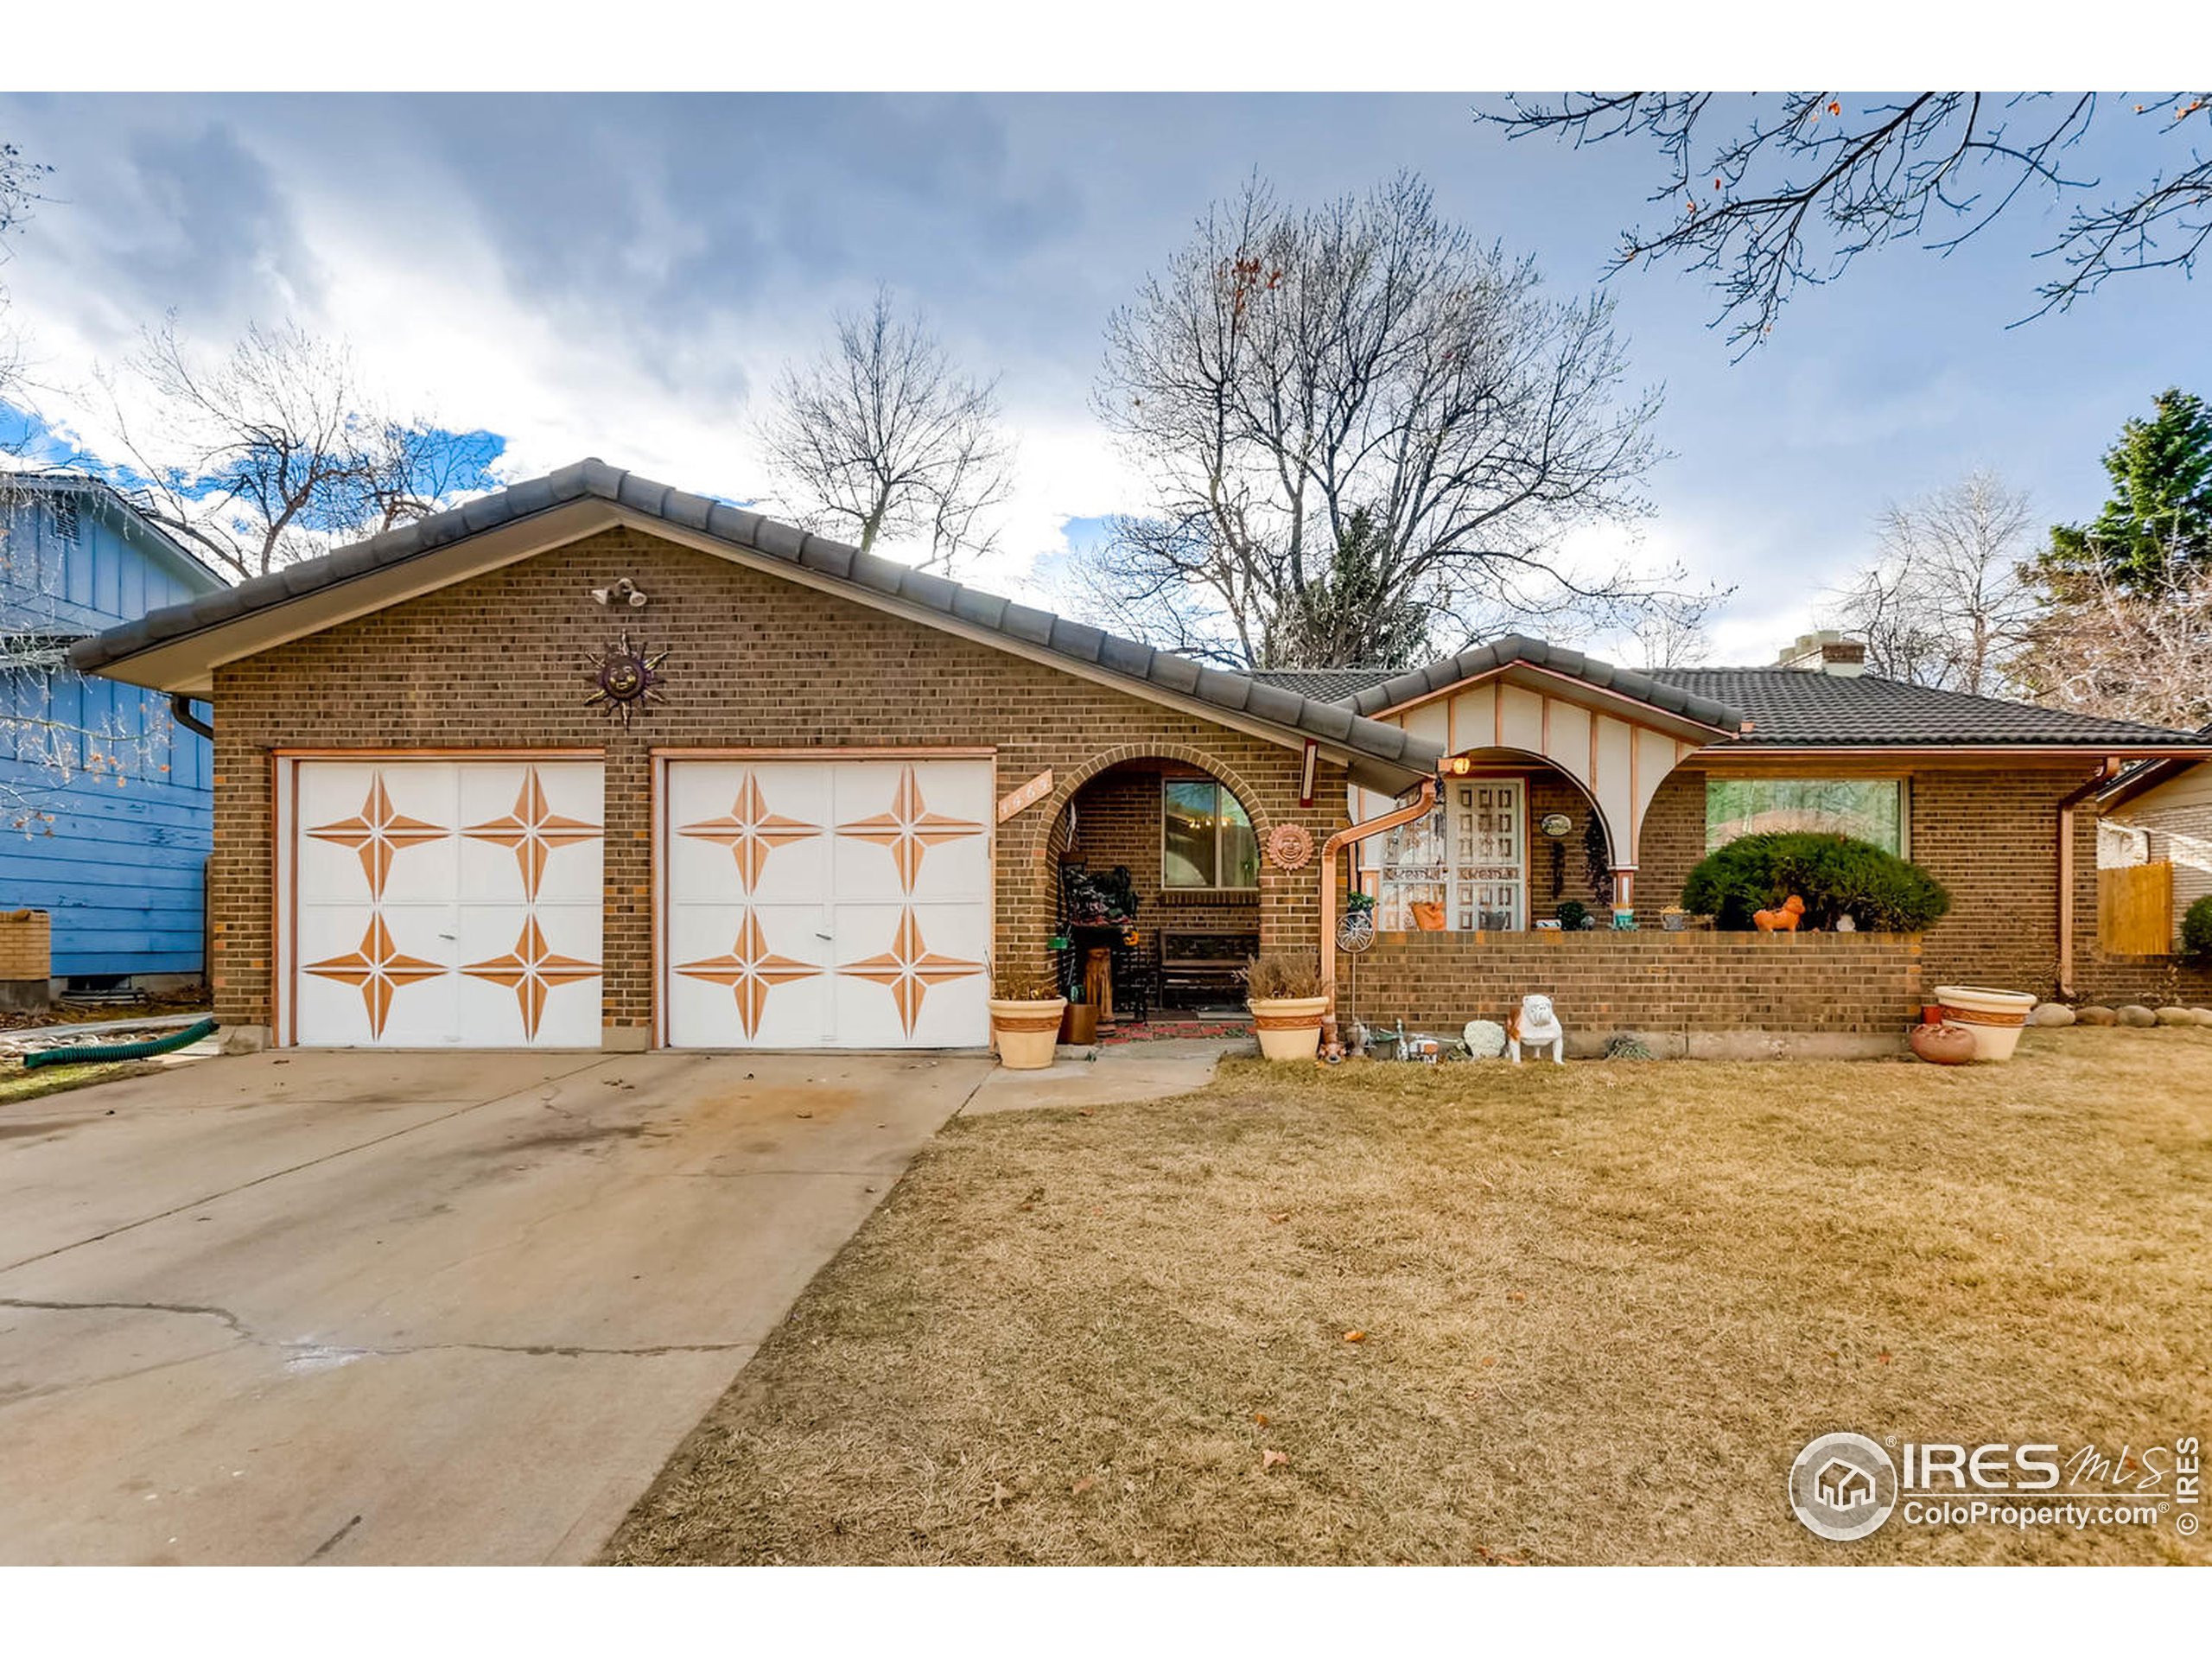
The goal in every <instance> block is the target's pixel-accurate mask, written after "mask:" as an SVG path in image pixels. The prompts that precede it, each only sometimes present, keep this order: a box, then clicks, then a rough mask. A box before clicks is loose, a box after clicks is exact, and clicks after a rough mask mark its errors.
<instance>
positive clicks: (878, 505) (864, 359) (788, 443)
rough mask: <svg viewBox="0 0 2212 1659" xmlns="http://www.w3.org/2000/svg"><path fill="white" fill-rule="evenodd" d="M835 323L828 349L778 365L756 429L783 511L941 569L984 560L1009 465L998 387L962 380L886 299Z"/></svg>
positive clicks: (939, 346) (921, 322)
mask: <svg viewBox="0 0 2212 1659" xmlns="http://www.w3.org/2000/svg"><path fill="white" fill-rule="evenodd" d="M836 336H837V337H836V343H835V344H834V345H833V346H830V347H829V349H828V350H827V351H825V352H823V353H822V354H821V355H820V356H818V357H817V358H815V359H812V360H811V361H810V362H807V363H804V364H787V365H785V368H784V370H783V372H782V374H781V375H780V376H779V378H778V379H777V382H776V388H775V393H774V399H775V401H774V404H773V407H772V410H771V411H770V412H769V414H768V416H766V419H765V420H764V421H763V422H762V423H761V425H760V439H761V442H762V445H763V447H764V448H766V452H767V455H768V461H769V466H770V468H771V470H772V473H773V474H774V476H775V480H776V483H777V485H778V486H779V490H780V492H781V493H782V494H783V496H784V498H785V501H786V502H787V504H788V505H789V506H790V508H791V511H792V512H794V514H795V516H797V517H798V518H799V519H800V521H801V522H802V523H804V524H805V525H806V526H807V527H808V528H809V529H810V530H817V531H823V532H824V533H829V534H836V535H841V536H843V537H846V538H848V539H849V540H851V541H853V542H855V543H858V544H859V546H860V548H861V551H863V552H870V551H874V550H875V549H876V546H877V544H878V543H884V544H886V545H887V546H892V547H898V546H911V547H916V548H919V549H921V550H923V562H924V563H925V565H927V566H929V567H931V568H933V569H939V570H945V569H950V568H951V567H952V565H953V563H954V562H955V561H956V560H957V558H958V557H959V556H962V555H963V554H969V553H981V552H987V551H988V550H990V549H991V548H992V547H993V546H994V545H995V542H996V532H995V531H994V530H992V529H990V528H988V518H989V516H990V514H991V512H992V510H993V509H994V508H995V507H997V506H998V505H1000V504H1001V503H1002V502H1003V501H1004V500H1005V499H1006V498H1007V493H1008V490H1009V487H1010V485H1011V482H1012V476H1011V467H1012V464H1013V458H1014V446H1013V443H1012V441H1011V440H1010V439H1009V438H1007V435H1005V434H1004V433H1003V432H1002V431H1001V429H1000V426H999V407H998V393H997V385H996V382H995V381H989V380H976V379H971V378H969V377H968V376H966V375H964V374H963V373H961V372H960V371H959V370H958V368H957V367H956V366H955V365H954V363H953V361H952V359H951V357H950V353H947V352H946V350H945V348H944V344H943V342H942V341H940V340H938V337H937V335H936V334H934V333H932V332H931V328H930V327H929V324H928V322H927V321H926V320H925V318H923V317H922V316H920V315H918V314H915V315H902V314H901V313H900V312H899V308H898V306H897V305H896V303H895V302H894V301H893V297H892V295H891V293H890V291H889V290H888V289H879V290H878V291H877V294H876V296H875V301H874V304H873V305H871V306H870V307H869V308H868V309H867V310H866V311H857V312H854V311H848V312H840V313H839V314H838V315H837V317H836Z"/></svg>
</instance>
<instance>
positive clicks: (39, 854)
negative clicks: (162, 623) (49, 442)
mask: <svg viewBox="0 0 2212 1659" xmlns="http://www.w3.org/2000/svg"><path fill="white" fill-rule="evenodd" d="M96 505H98V503H97V499H85V500H84V501H83V503H82V505H81V507H80V510H79V513H78V516H77V524H76V531H77V534H76V537H75V539H74V540H73V541H72V540H70V539H67V537H64V536H63V535H61V534H60V533H59V532H60V525H59V524H58V523H57V515H56V513H55V512H54V505H53V500H52V499H51V498H48V497H41V496H32V497H30V498H29V499H23V500H17V501H16V502H13V503H11V504H10V505H8V506H7V507H0V514H3V515H4V517H0V609H3V610H4V616H5V626H6V628H7V631H8V632H9V634H10V636H11V637H13V638H15V639H21V638H22V636H23V635H24V634H26V633H28V632H53V633H55V634H57V635H76V634H84V633H90V632H96V631H98V630H99V629H102V628H105V627H109V626H113V625H114V624H116V623H118V622H124V621H129V620H132V619H134V618H136V617H137V616H140V615H143V613H145V612H147V611H149V610H154V609H158V608H159V607H162V606H164V605H174V604H177V603H180V602H181V601H185V600H187V599H189V598H191V597H193V596H194V594H200V593H204V592H207V590H208V588H209V587H210V586H211V583H210V582H209V581H208V580H207V579H206V578H204V577H194V576H193V575H191V574H190V573H188V572H184V571H181V570H180V569H177V568H175V562H174V561H173V560H171V559H168V558H164V557H162V556H160V555H158V554H156V553H155V552H152V551H149V550H148V549H147V548H146V547H145V546H144V545H143V541H142V539H141V537H140V536H137V535H132V534H130V533H127V532H128V531H129V530H130V526H128V525H127V524H124V523H122V522H119V518H118V512H115V511H105V512H103V511H96V510H95V508H96ZM0 710H4V714H5V717H6V719H7V723H8V739H9V741H6V742H4V743H0V790H4V798H5V800H6V803H7V805H8V807H9V809H10V810H7V811H6V812H5V814H4V815H3V816H0V909H9V910H14V909H18V908H28V909H34V910H44V911H48V912H51V913H52V915H53V918H54V973H56V974H57V975H73V974H86V975H92V974H99V975H107V974H191V973H198V972H200V971H201V969H202V967H203V963H202V960H201V944H202V932H201V918H202V915H203V912H204V906H205V903H206V895H205V892H204V875H203V873H204V871H205V868H206V861H207V852H208V849H209V847H210V846H211V844H212V842H213V823H214V797H213V778H212V772H213V757H212V755H211V753H210V748H209V745H208V743H207V740H206V739H205V738H202V737H200V736H198V735H197V734H194V733H192V732H188V731H187V730H185V729H184V728H182V727H181V726H178V725H176V724H175V721H173V720H172V719H171V717H170V714H169V707H168V698H167V697H166V696H163V695H162V694H161V693H159V692H155V691H144V690H140V689H138V688H137V687H136V686H130V685H124V684H122V683H118V682H116V681H112V680H103V679H96V678H87V677H85V676H82V675H79V674H78V673H76V672H74V671H72V670H70V669H67V668H55V667H43V666H22V667H16V668H12V669H8V670H6V671H0ZM198 712H199V713H200V717H201V718H202V719H206V718H207V709H206V708H205V706H204V705H202V706H201V707H200V709H199V711H198ZM48 744H53V745H57V746H59V747H60V753H61V754H62V755H63V756H64V757H65V760H66V766H65V767H60V768H58V767H55V766H51V765H48V764H46V763H44V762H43V760H41V755H42V753H44V752H45V751H44V746H46V745H48ZM63 770H66V771H67V779H66V781H65V780H64V779H62V777H61V775H60V773H61V772H62V771H63ZM19 799H21V800H22V801H24V802H26V803H28V804H29V807H30V809H31V810H30V811H29V812H28V813H25V812H22V811H20V810H16V803H17V801H18V800H19ZM19 819H21V820H22V822H18V820H19Z"/></svg>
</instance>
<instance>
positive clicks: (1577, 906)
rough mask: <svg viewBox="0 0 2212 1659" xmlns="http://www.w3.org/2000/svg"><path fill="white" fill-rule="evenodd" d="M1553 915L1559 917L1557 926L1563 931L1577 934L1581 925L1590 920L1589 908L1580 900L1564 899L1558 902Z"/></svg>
mask: <svg viewBox="0 0 2212 1659" xmlns="http://www.w3.org/2000/svg"><path fill="white" fill-rule="evenodd" d="M1554 914H1556V915H1557V916H1558V917H1559V925H1560V928H1561V929H1562V930H1563V931H1567V932H1569V933H1573V932H1579V931H1580V930H1581V927H1582V925H1583V923H1585V922H1586V921H1588V920H1589V919H1590V906H1587V905H1586V904H1584V903H1583V902H1582V901H1581V900H1580V899H1562V900H1560V906H1559V909H1558V910H1557V911H1556V912H1554Z"/></svg>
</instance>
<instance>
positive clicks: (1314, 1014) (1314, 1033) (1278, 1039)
mask: <svg viewBox="0 0 2212 1659" xmlns="http://www.w3.org/2000/svg"><path fill="white" fill-rule="evenodd" d="M1331 1001H1332V998H1329V997H1325V996H1255V997H1254V998H1253V999H1252V1000H1251V1001H1249V1002H1247V1003H1246V1004H1245V1005H1244V1006H1245V1007H1248V1008H1249V1009H1251V1010H1252V1032H1253V1034H1254V1035H1255V1036H1256V1037H1257V1038H1258V1039H1260V1053H1261V1056H1262V1058H1266V1059H1270V1060H1310V1059H1312V1058H1313V1057H1314V1056H1315V1055H1316V1054H1318V1053H1319V1052H1320V1049H1321V1016H1322V1015H1323V1014H1326V1013H1327V1012H1328V1011H1329V1004H1330V1002H1331Z"/></svg>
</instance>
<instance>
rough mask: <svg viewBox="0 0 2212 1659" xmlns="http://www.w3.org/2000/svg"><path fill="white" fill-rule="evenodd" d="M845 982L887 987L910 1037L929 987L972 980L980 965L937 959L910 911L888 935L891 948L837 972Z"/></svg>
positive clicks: (955, 958) (900, 915)
mask: <svg viewBox="0 0 2212 1659" xmlns="http://www.w3.org/2000/svg"><path fill="white" fill-rule="evenodd" d="M837 971H838V972H839V973H840V974H842V975H844V976H846V977H847V978H848V979H868V980H873V981H874V982H876V983H877V984H879V985H883V986H887V987H888V988H890V991H891V1000H892V1001H893V1002H895V1003H897V1004H898V1006H899V1020H900V1022H901V1023H902V1024H903V1025H904V1026H905V1027H906V1035H907V1036H909V1037H912V1035H913V1034H914V1021H915V1020H916V1019H918V1017H919V1016H920V1014H921V1012H922V999H923V998H924V997H925V996H927V995H929V993H930V987H931V986H932V985H943V984H945V983H947V982H950V981H952V980H956V979H972V978H974V977H975V976H976V975H977V974H980V973H982V971H983V964H982V963H980V962H963V961H962V960H961V959H960V958H958V957H940V956H938V954H937V953H936V952H935V951H933V950H931V949H930V948H929V946H928V944H925V942H924V940H923V938H922V925H921V923H920V922H918V921H917V920H916V919H915V918H914V912H912V910H904V911H901V912H899V929H898V931H897V932H896V933H895V934H893V936H892V940H891V949H890V950H887V951H885V952H884V953H883V954H882V955H880V956H875V957H867V958H865V959H864V960H862V961H860V962H854V963H846V965H845V966H843V967H842V968H840V969H838V970H837Z"/></svg>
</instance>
